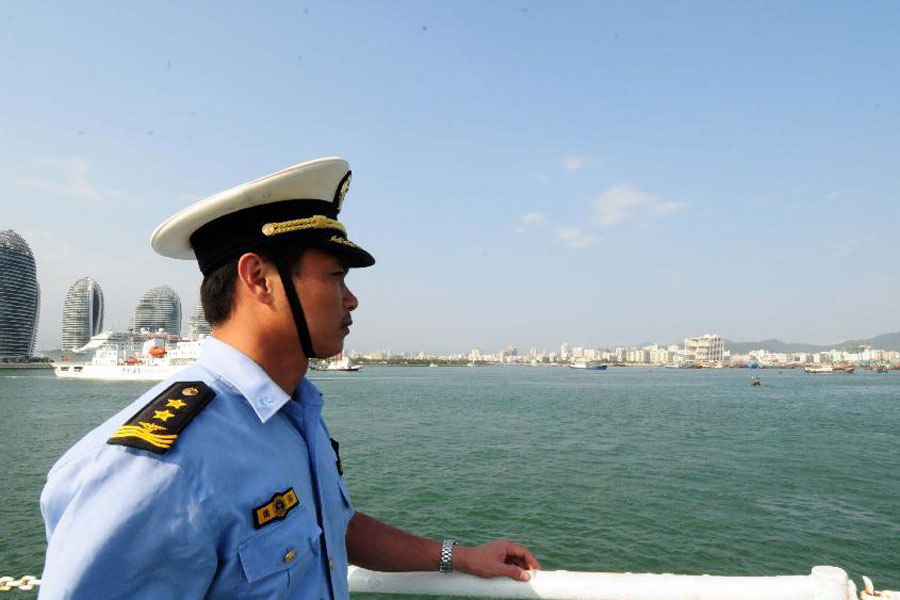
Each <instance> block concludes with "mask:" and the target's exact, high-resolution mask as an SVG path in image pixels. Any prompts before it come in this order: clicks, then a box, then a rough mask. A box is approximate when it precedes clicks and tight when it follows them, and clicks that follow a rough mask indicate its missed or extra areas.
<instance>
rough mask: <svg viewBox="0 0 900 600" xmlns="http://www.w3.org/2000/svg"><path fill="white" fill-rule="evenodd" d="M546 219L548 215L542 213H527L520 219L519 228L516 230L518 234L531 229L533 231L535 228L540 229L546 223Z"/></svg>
mask: <svg viewBox="0 0 900 600" xmlns="http://www.w3.org/2000/svg"><path fill="white" fill-rule="evenodd" d="M545 219H546V215H544V213H542V212H538V211H535V212H530V213H525V214H524V215H522V216H521V217H519V226H518V227H516V228H515V230H514V231H515V232H516V233H525V232H527V231H528V230H529V229H533V228H534V227H538V226H540V225H542V224H543V223H544V220H545Z"/></svg>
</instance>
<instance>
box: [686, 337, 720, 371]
mask: <svg viewBox="0 0 900 600" xmlns="http://www.w3.org/2000/svg"><path fill="white" fill-rule="evenodd" d="M684 354H685V359H686V360H687V361H688V362H692V363H697V364H702V365H710V364H713V363H717V362H722V361H723V360H725V340H724V339H723V338H722V337H721V336H718V335H710V334H706V335H701V336H699V337H692V338H685V340H684Z"/></svg>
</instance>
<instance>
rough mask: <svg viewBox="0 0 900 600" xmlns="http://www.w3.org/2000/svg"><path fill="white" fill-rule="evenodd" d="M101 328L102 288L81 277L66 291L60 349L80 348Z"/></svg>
mask: <svg viewBox="0 0 900 600" xmlns="http://www.w3.org/2000/svg"><path fill="white" fill-rule="evenodd" d="M102 330H103V290H102V289H100V285H99V284H98V283H97V282H96V281H94V280H93V279H91V278H90V277H82V278H81V279H79V280H78V281H76V282H75V283H73V284H72V287H70V288H69V291H68V292H67V293H66V300H65V303H64V304H63V318H62V349H63V350H73V349H75V348H81V347H82V346H84V345H85V344H87V343H88V341H89V340H90V339H91V336H94V335H97V334H98V333H100V332H101V331H102Z"/></svg>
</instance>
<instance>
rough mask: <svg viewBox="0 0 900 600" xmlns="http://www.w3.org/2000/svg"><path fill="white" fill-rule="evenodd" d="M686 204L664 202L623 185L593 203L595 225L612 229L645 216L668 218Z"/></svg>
mask: <svg viewBox="0 0 900 600" xmlns="http://www.w3.org/2000/svg"><path fill="white" fill-rule="evenodd" d="M686 207H687V204H685V203H684V202H673V201H663V200H660V199H659V198H657V197H656V196H653V195H652V194H647V193H645V192H641V191H640V190H638V189H636V188H635V187H634V186H633V185H631V184H628V183H623V184H621V185H617V186H615V187H613V188H610V189H608V190H606V191H605V192H603V194H601V195H600V197H598V198H597V199H595V200H594V202H593V210H594V218H593V221H594V223H596V224H598V225H601V226H603V227H611V226H613V225H618V224H620V223H624V222H625V221H628V220H631V219H637V218H642V217H645V216H653V217H660V218H662V217H668V216H670V215H672V214H675V213H676V212H679V211H681V210H684V209H685V208H686Z"/></svg>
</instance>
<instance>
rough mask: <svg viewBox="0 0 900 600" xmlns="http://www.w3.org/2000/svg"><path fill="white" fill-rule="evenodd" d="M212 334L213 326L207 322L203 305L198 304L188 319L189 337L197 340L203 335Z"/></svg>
mask: <svg viewBox="0 0 900 600" xmlns="http://www.w3.org/2000/svg"><path fill="white" fill-rule="evenodd" d="M210 333H212V326H211V325H210V324H209V321H207V320H206V314H205V313H204V312H203V305H201V304H198V305H197V306H195V307H194V310H193V311H191V316H190V317H188V337H190V338H191V339H192V340H196V339H197V338H198V337H200V336H201V335H209V334H210Z"/></svg>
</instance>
